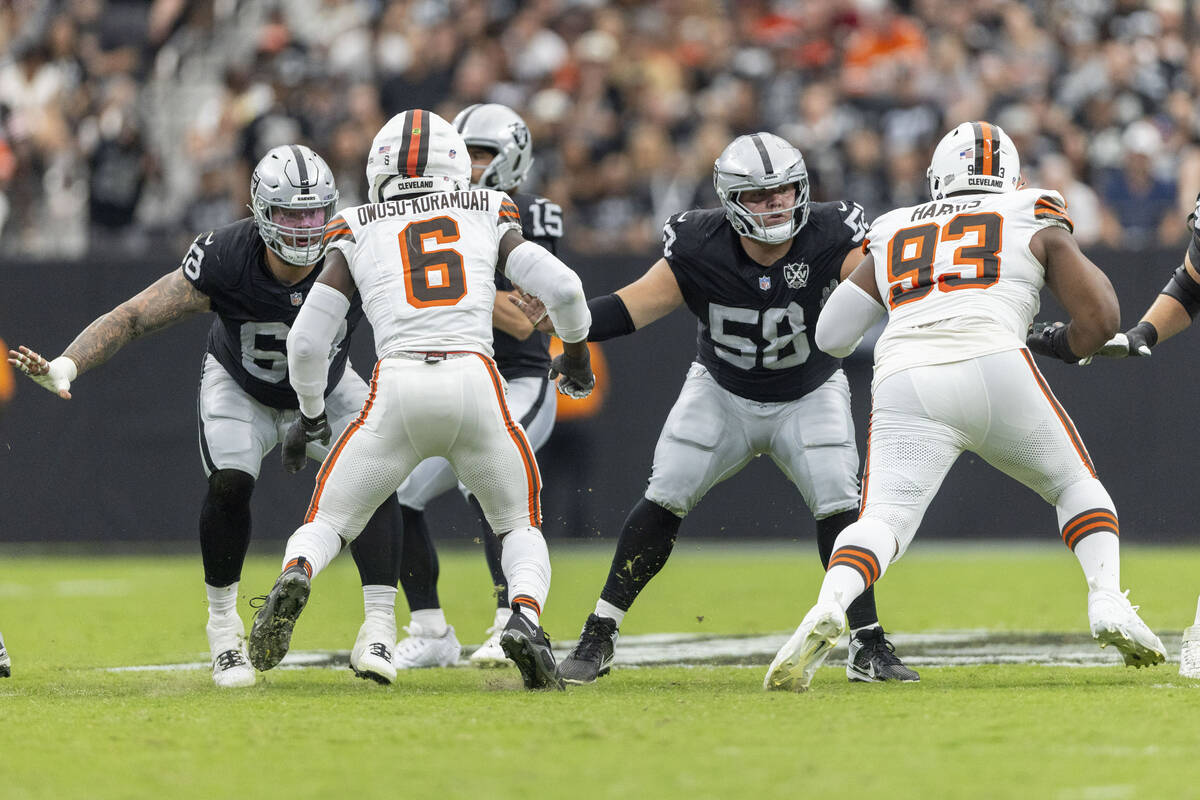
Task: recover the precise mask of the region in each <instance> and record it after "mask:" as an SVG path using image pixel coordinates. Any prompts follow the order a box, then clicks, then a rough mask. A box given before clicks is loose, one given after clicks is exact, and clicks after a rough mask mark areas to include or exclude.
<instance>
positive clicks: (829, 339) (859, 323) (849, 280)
mask: <svg viewBox="0 0 1200 800" xmlns="http://www.w3.org/2000/svg"><path fill="white" fill-rule="evenodd" d="M857 252H858V251H856V250H855V251H851V253H850V254H849V255H848V256H847V257H846V261H847V262H848V261H849V260H850V258H851V257H855V259H856V260H857V261H858V266H856V267H855V268H854V269H853V271H851V272H850V274H849V276H848V277H845V278H844V280H843V281H842V282H841V283H839V284H838V287H837V288H836V289H834V290H833V293H832V294H831V295H829V299H828V300H826V301H825V306H824V307H823V308H822V309H821V315H820V316H819V317H817V329H816V330H815V331H814V332H813V338H814V339H815V340H816V342H817V347H818V348H820V349H821V350H822V351H824V352H826V353H828V354H829V355H831V356H833V357H835V358H845V357H846V356H848V355H850V354H851V353H853V352H854V348H856V347H858V343H859V342H861V341H862V338H863V336H864V335H865V334H866V332H867V331H868V330H870V328H871V326H872V325H874V324H875V323H876V322H878V321H879V318H880V317H882V316H883V315H884V313H886V309H884V307H883V301H882V300H881V299H880V297H879V287H878V285H877V284H876V283H875V259H874V257H872V256H870V255H868V256H866V257H865V258H862V259H858V258H857ZM845 263H846V262H843V270H844V269H845ZM843 275H845V273H844V272H843Z"/></svg>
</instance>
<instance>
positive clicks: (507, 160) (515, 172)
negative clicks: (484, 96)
mask: <svg viewBox="0 0 1200 800" xmlns="http://www.w3.org/2000/svg"><path fill="white" fill-rule="evenodd" d="M453 124H454V127H455V128H456V129H457V130H458V132H459V133H461V134H462V137H463V140H464V141H466V143H467V146H468V147H482V148H484V149H486V150H491V151H492V153H493V154H494V155H493V158H492V163H491V164H489V165H488V166H487V168H486V169H485V170H484V171H483V174H482V175H480V176H479V181H478V182H477V183H475V182H473V183H472V184H471V185H472V186H474V187H475V188H477V189H498V190H500V191H502V192H511V191H512V190H513V189H516V188H517V186H519V185H520V183H521V181H523V180H525V176H526V175H528V174H529V168H530V167H532V166H533V140H532V138H530V136H529V126H528V125H526V124H525V120H523V119H521V117H520V115H519V114H517V112H515V111H513V110H512V109H511V108H509V107H508V106H502V105H500V104H499V103H476V104H475V105H473V106H467V107H466V108H464V109H463V110H462V111H460V112H458V116H456V117H455V118H454V123H453Z"/></svg>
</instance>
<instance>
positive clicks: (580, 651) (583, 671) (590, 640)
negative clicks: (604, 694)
mask: <svg viewBox="0 0 1200 800" xmlns="http://www.w3.org/2000/svg"><path fill="white" fill-rule="evenodd" d="M616 644H617V623H616V620H612V619H609V618H608V617H598V616H596V615H595V614H588V618H587V622H585V623H583V630H582V631H580V633H579V644H577V645H575V649H574V650H572V651H571V654H570V655H569V656H567V657H566V659H565V660H564V661H563V663H562V666H560V667H559V669H558V674H559V675H560V676H561V677H562V679H563V680H564V681H566V682H567V683H595V682H596V678H599V677H601V676H602V675H607V674H608V671H609V670H610V669H612V663H613V651H614V649H615V647H616Z"/></svg>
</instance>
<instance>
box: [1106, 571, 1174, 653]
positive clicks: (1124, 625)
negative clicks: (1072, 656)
mask: <svg viewBox="0 0 1200 800" xmlns="http://www.w3.org/2000/svg"><path fill="white" fill-rule="evenodd" d="M1088 585H1089V587H1090V589H1091V591H1089V592H1088V620H1089V622H1090V623H1091V629H1092V638H1093V639H1095V640H1096V641H1098V642H1099V643H1100V646H1101V647H1108V646H1109V645H1110V644H1111V645H1114V646H1115V647H1116V648H1117V649H1118V650H1120V651H1121V655H1122V656H1123V657H1124V658H1125V666H1127V667H1149V666H1153V665H1155V664H1161V663H1162V662H1163V661H1165V660H1166V658H1167V650H1166V648H1165V647H1163V643H1162V640H1161V639H1159V638H1158V637H1157V636H1155V635H1154V631H1152V630H1150V628H1149V627H1147V626H1146V623H1144V622H1142V618H1141V617H1139V616H1138V615H1137V610H1138V607H1137V606H1134V605H1130V604H1129V590H1128V589H1126V590H1125V591H1124V592H1113V591H1109V590H1106V589H1097V588H1095V587H1094V586H1093V585H1092V584H1091V582H1089V584H1088Z"/></svg>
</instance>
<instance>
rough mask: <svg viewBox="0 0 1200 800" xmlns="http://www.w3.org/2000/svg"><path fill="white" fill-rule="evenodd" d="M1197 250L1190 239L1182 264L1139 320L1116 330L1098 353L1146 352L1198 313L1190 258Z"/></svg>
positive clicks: (1199, 289) (1196, 278)
mask: <svg viewBox="0 0 1200 800" xmlns="http://www.w3.org/2000/svg"><path fill="white" fill-rule="evenodd" d="M1193 252H1197V253H1200V249H1196V245H1195V243H1194V242H1193V244H1192V247H1191V248H1189V249H1188V252H1187V253H1185V254H1184V256H1183V266H1181V267H1179V268H1178V269H1177V270H1175V272H1174V274H1172V275H1171V280H1169V281H1167V285H1166V286H1164V287H1163V290H1162V292H1161V293H1160V294H1159V295H1158V297H1156V298H1154V302H1153V303H1151V304H1150V308H1148V309H1146V313H1145V314H1143V315H1142V319H1141V321H1139V322H1138V324H1137V325H1134V326H1133V327H1132V328H1130V329H1129V330H1127V331H1125V332H1124V333H1118V334H1117V335H1116V336H1114V337H1113V338H1112V339H1109V340H1108V342H1106V343H1105V345H1104V347H1102V348H1101V349H1100V355H1104V356H1109V357H1110V358H1124V357H1125V356H1148V355H1150V348H1152V347H1154V346H1155V345H1157V344H1158V343H1159V342H1162V341H1166V340H1167V339H1170V338H1171V337H1172V336H1174V335H1175V334H1177V333H1181V332H1182V331H1184V330H1186V329H1187V328H1188V326H1190V325H1191V324H1192V320H1193V319H1194V318H1195V316H1196V314H1198V313H1200V271H1198V270H1197V269H1196V264H1195V263H1194V262H1193V261H1192V253H1193Z"/></svg>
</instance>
